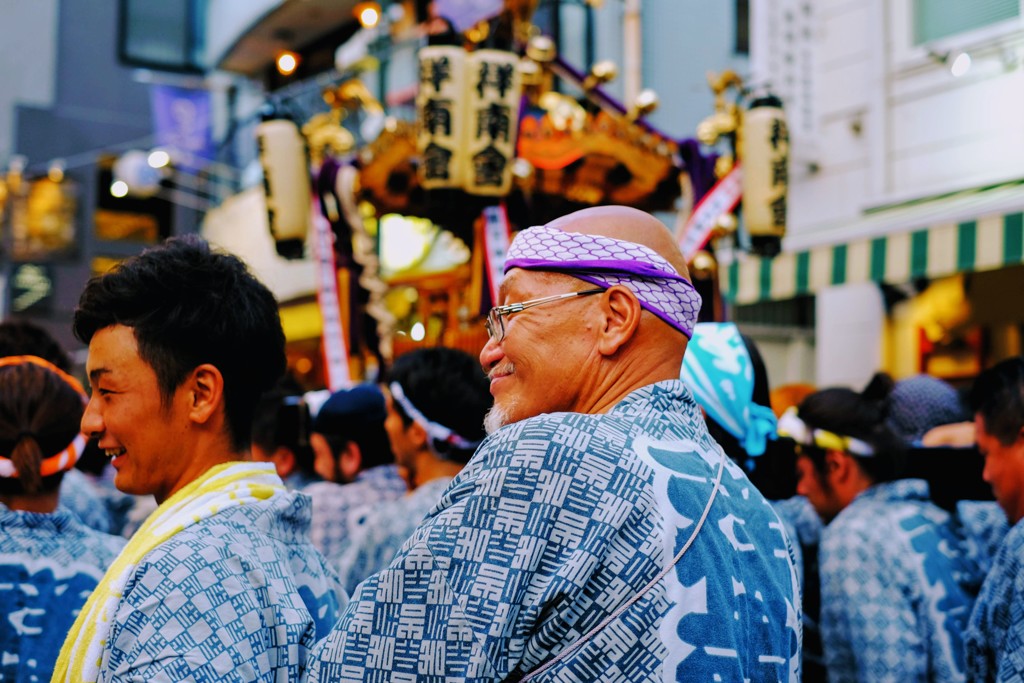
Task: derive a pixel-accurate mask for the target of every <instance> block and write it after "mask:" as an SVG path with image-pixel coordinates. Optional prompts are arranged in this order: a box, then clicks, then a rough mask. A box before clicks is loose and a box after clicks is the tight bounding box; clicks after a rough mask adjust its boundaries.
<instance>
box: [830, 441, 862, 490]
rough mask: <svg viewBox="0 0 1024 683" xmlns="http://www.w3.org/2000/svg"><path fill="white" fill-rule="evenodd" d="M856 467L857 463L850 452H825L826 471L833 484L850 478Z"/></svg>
mask: <svg viewBox="0 0 1024 683" xmlns="http://www.w3.org/2000/svg"><path fill="white" fill-rule="evenodd" d="M854 467H857V465H856V463H855V462H854V461H853V458H852V457H850V456H849V455H848V454H846V453H844V452H842V451H834V450H828V451H826V452H825V472H826V474H827V476H828V478H829V479H830V480H831V482H832V485H833V486H834V485H836V484H842V483H843V482H845V481H846V480H848V479H849V478H850V477H851V476H852V475H853V474H854V470H853V468H854Z"/></svg>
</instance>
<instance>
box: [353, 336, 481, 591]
mask: <svg viewBox="0 0 1024 683" xmlns="http://www.w3.org/2000/svg"><path fill="white" fill-rule="evenodd" d="M489 385H490V383H489V382H488V381H487V376H486V375H485V374H484V373H483V370H481V369H480V364H479V363H477V361H476V359H475V358H473V357H472V356H471V355H469V354H468V353H466V352H465V351H460V350H458V349H447V348H426V349H416V350H415V351H410V352H409V353H406V354H404V355H402V356H400V357H399V358H397V359H396V360H395V363H394V365H393V366H392V368H391V371H390V372H389V373H388V377H387V381H386V382H385V383H384V396H385V401H386V405H387V419H385V420H384V428H385V429H386V430H387V433H388V438H389V440H390V441H391V450H392V451H393V452H394V454H395V462H396V463H397V464H398V468H399V471H400V472H401V473H402V476H403V477H404V478H405V481H406V484H407V486H408V487H409V492H408V493H407V494H406V495H404V496H402V497H401V498H398V499H396V500H393V501H388V502H385V503H377V504H371V505H368V506H366V507H365V508H363V509H362V510H360V511H358V512H356V513H355V514H354V515H353V516H352V517H351V522H350V527H351V529H350V532H349V533H350V534H351V538H350V541H349V544H348V549H347V550H346V551H345V553H344V554H343V555H342V556H341V558H340V560H339V562H338V573H339V574H340V576H341V580H342V583H343V584H344V586H345V589H346V590H347V591H349V592H352V591H354V590H355V588H356V586H357V585H358V584H359V583H360V582H361V581H362V580H363V579H365V578H367V577H368V576H370V575H371V574H374V573H376V572H378V571H380V570H381V569H384V568H385V567H386V566H387V565H388V564H389V563H390V562H391V560H392V559H393V558H394V556H395V554H396V553H397V552H398V549H399V548H401V547H402V543H404V542H405V540H406V539H407V538H409V537H410V536H411V535H412V532H413V531H415V529H416V527H417V525H419V523H420V521H421V520H422V519H423V517H424V516H425V515H426V514H427V513H428V512H429V511H430V509H431V508H432V507H433V506H434V505H435V504H436V503H437V501H438V500H440V499H441V495H442V494H443V493H444V491H445V489H446V488H448V485H449V484H451V482H452V479H453V478H454V477H455V475H457V474H458V473H459V472H460V471H462V468H463V467H465V465H466V463H467V462H469V459H470V457H472V455H473V451H474V450H475V449H476V447H477V446H478V445H479V444H480V442H481V441H482V440H483V438H484V436H485V433H484V417H485V416H486V415H487V411H488V410H490V409H491V406H492V404H493V403H494V401H493V399H492V398H491V393H490V389H489ZM369 583H370V588H368V589H367V590H371V591H372V590H375V589H374V588H373V583H372V582H369Z"/></svg>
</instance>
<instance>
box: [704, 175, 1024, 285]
mask: <svg viewBox="0 0 1024 683" xmlns="http://www.w3.org/2000/svg"><path fill="white" fill-rule="evenodd" d="M1018 192H1019V193H1020V204H1021V205H1022V206H1024V188H1022V189H1019V190H1018ZM883 220H884V217H883ZM1020 263H1024V213H1022V212H1021V211H1019V210H1018V211H998V212H995V213H989V214H986V215H977V217H976V218H972V219H970V220H961V221H958V222H934V223H931V224H926V225H924V226H923V227H917V228H911V229H903V230H899V231H894V232H890V233H888V234H883V235H877V236H874V237H862V238H859V239H853V240H849V241H842V242H838V243H836V242H834V243H831V244H826V245H820V246H814V247H809V248H806V249H803V250H795V251H783V252H782V253H781V254H779V255H778V256H776V257H775V258H774V259H765V258H760V257H757V256H752V255H748V254H741V255H739V256H738V258H737V259H736V260H733V261H732V262H731V263H722V268H721V271H720V272H721V275H720V277H721V282H720V285H721V288H722V294H723V296H724V297H725V298H726V299H727V300H729V301H731V302H733V303H737V304H751V303H756V302H758V301H768V300H780V299H790V298H793V297H796V296H800V295H805V294H813V293H815V292H817V291H818V290H820V289H823V288H825V287H830V286H836V285H844V284H853V283H862V282H878V283H883V282H885V283H892V284H897V283H901V282H908V281H910V280H913V279H916V278H921V277H925V278H929V279H932V278H937V277H942V276H946V275H952V274H954V273H963V272H971V271H980V270H992V269H997V268H1002V267H1005V266H1009V265H1016V264H1020Z"/></svg>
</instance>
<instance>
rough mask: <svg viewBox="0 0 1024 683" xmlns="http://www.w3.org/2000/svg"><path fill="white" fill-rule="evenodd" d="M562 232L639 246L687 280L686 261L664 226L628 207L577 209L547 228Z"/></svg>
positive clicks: (688, 275) (557, 219) (644, 213)
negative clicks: (646, 249)
mask: <svg viewBox="0 0 1024 683" xmlns="http://www.w3.org/2000/svg"><path fill="white" fill-rule="evenodd" d="M547 226H548V227H549V228H557V229H558V230H561V231H563V232H576V233H580V234H584V235H600V236H602V237H611V238H613V239H617V240H625V241H627V242H634V243H636V244H642V245H644V246H645V247H648V248H649V249H652V250H653V251H654V252H656V253H657V254H658V255H659V256H661V257H662V258H664V259H665V260H666V261H668V262H669V263H670V264H672V267H673V268H675V269H676V271H677V272H678V273H679V274H680V275H682V276H683V277H685V278H687V279H689V278H690V273H689V271H688V270H687V268H686V258H685V257H684V256H683V254H682V252H681V251H679V246H678V245H677V244H676V240H675V238H674V237H673V236H672V233H671V232H670V231H669V229H668V228H666V227H665V225H664V224H663V223H662V222H661V221H659V220H658V219H657V218H655V217H654V216H652V215H651V214H649V213H647V212H645V211H640V210H639V209H634V208H632V207H630V206H595V207H592V208H589V209H581V210H580V211H575V212H573V213H570V214H569V215H567V216H562V217H561V218H556V219H555V220H553V221H551V222H550V223H548V224H547Z"/></svg>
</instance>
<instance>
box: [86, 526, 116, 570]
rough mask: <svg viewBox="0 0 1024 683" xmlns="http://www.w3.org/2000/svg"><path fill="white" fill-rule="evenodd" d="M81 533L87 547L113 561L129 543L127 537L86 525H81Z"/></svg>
mask: <svg viewBox="0 0 1024 683" xmlns="http://www.w3.org/2000/svg"><path fill="white" fill-rule="evenodd" d="M79 533H80V534H81V538H82V543H83V544H84V545H85V546H86V547H88V548H89V549H90V550H92V552H93V553H95V554H96V555H97V556H99V557H109V558H110V559H111V561H113V558H115V557H117V556H118V555H120V554H121V550H123V549H124V547H125V545H126V544H127V543H128V539H126V538H123V537H121V536H115V535H113V534H107V533H104V532H102V531H96V530H95V529H92V528H90V527H87V526H85V525H80V526H79Z"/></svg>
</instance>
